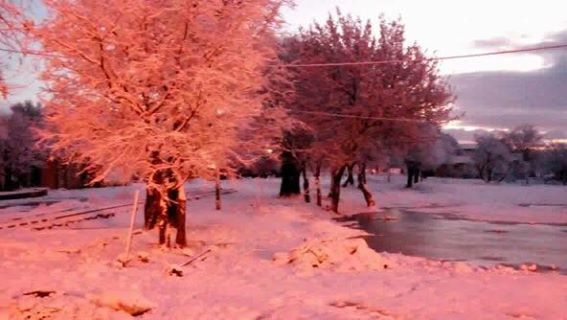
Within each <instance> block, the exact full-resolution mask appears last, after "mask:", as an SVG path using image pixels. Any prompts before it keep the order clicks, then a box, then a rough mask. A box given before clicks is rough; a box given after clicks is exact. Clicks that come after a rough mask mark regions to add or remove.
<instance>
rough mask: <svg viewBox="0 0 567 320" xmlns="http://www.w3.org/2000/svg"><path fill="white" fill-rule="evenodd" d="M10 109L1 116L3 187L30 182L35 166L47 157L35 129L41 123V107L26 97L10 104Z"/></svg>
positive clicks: (18, 185) (16, 186) (0, 147)
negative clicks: (22, 100)
mask: <svg viewBox="0 0 567 320" xmlns="http://www.w3.org/2000/svg"><path fill="white" fill-rule="evenodd" d="M10 111H11V112H10V114H8V115H5V116H3V117H2V134H1V138H0V149H1V156H0V158H1V161H0V162H1V167H2V173H1V175H2V176H3V179H2V180H3V181H4V185H3V188H4V189H15V188H18V187H22V186H24V187H25V186H28V185H29V183H30V181H29V180H30V175H31V172H32V169H33V168H39V167H40V166H41V165H42V162H43V160H44V152H43V151H42V150H40V149H39V148H38V147H37V146H36V142H37V137H36V134H35V132H34V130H35V129H36V128H38V127H39V126H40V123H41V107H40V106H39V105H33V104H32V103H31V102H30V101H26V102H25V103H18V104H15V105H13V106H11V107H10Z"/></svg>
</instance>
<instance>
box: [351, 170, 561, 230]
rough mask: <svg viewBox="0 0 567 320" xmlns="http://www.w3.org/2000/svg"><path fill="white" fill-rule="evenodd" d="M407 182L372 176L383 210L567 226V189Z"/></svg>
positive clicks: (439, 180) (468, 182) (445, 181)
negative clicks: (409, 186) (407, 184)
mask: <svg viewBox="0 0 567 320" xmlns="http://www.w3.org/2000/svg"><path fill="white" fill-rule="evenodd" d="M404 179H405V177H403V176H395V177H393V179H392V182H391V183H387V182H386V177H384V176H371V177H370V187H371V189H372V190H373V191H374V193H375V196H376V198H377V200H378V201H377V202H378V205H379V206H380V207H399V208H412V209H416V210H417V211H419V212H428V213H437V214H446V215H449V216H457V217H462V218H466V219H471V220H482V221H498V222H521V223H549V224H567V188H566V187H565V186H560V185H541V184H540V185H522V184H486V183H485V182H483V181H481V180H461V179H444V178H428V179H426V180H425V181H424V182H422V183H420V184H418V185H417V186H416V187H415V188H414V189H410V190H406V189H404V188H403V187H402V185H403V182H404V181H403V180H404ZM352 196H354V197H355V198H351V197H352ZM346 197H347V199H348V200H349V201H348V202H349V203H355V202H360V198H361V197H362V196H361V195H359V194H356V193H355V194H352V193H349V194H347V195H346ZM347 206H348V204H347ZM346 210H347V211H350V210H352V209H351V208H348V207H347V208H346Z"/></svg>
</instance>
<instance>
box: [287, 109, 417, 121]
mask: <svg viewBox="0 0 567 320" xmlns="http://www.w3.org/2000/svg"><path fill="white" fill-rule="evenodd" d="M291 112H295V113H305V114H312V115H319V116H327V117H336V118H351V119H352V118H354V119H365V120H381V121H399V122H419V123H424V122H427V120H425V119H410V118H387V117H371V116H357V115H351V114H343V113H332V112H324V111H301V110H292V111H291Z"/></svg>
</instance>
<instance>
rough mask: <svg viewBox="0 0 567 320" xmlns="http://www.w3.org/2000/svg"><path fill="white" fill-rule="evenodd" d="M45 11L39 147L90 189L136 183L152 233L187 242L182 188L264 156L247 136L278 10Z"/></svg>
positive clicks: (94, 4)
mask: <svg viewBox="0 0 567 320" xmlns="http://www.w3.org/2000/svg"><path fill="white" fill-rule="evenodd" d="M44 2H45V5H46V7H47V9H48V12H49V16H48V18H47V19H46V20H45V21H44V22H43V23H42V24H41V25H39V26H38V27H37V28H35V29H34V30H33V32H34V33H33V34H34V36H35V39H36V40H38V41H39V42H40V43H41V44H42V45H43V48H44V50H45V52H46V54H47V56H46V58H45V59H46V62H45V72H43V80H44V81H45V82H46V83H47V85H48V91H47V93H48V94H47V95H46V97H45V114H46V122H47V128H46V131H44V138H45V139H46V142H49V143H50V144H51V147H52V149H53V150H54V151H55V152H64V153H65V154H66V155H67V156H68V159H73V160H75V161H82V162H85V163H88V164H89V166H88V167H87V169H88V170H90V171H94V172H95V173H96V175H95V179H94V181H98V180H101V179H104V177H105V176H107V175H108V174H109V173H110V172H113V173H114V174H119V175H120V176H122V177H123V178H124V179H130V178H131V177H132V176H133V175H136V176H138V177H141V178H142V179H143V180H144V181H145V182H146V184H147V190H148V197H147V199H148V201H147V203H146V211H147V218H148V219H147V221H148V227H150V228H151V227H153V226H154V225H156V224H157V225H158V226H159V231H160V232H159V235H160V243H166V242H168V241H169V237H168V236H167V234H169V233H168V232H167V230H168V229H177V236H176V239H175V243H176V244H177V245H179V246H183V245H185V242H186V240H185V191H184V189H183V184H184V183H185V182H186V181H187V180H188V179H191V178H193V177H203V178H208V179H215V178H216V177H218V172H219V171H218V169H219V168H220V167H223V168H224V167H228V163H227V161H233V160H232V159H234V158H239V156H240V155H241V153H240V152H248V153H250V151H251V150H265V146H264V145H263V142H264V140H261V141H262V143H259V142H258V140H254V139H250V138H251V137H252V136H251V134H252V133H253V132H256V130H254V128H253V125H255V124H258V122H257V121H256V120H257V119H258V117H261V116H262V114H263V111H264V105H263V101H264V97H263V95H262V94H260V92H261V89H262V87H263V86H264V79H265V78H264V75H265V73H266V67H267V64H268V63H269V62H270V61H271V60H273V59H274V52H273V43H272V42H273V38H274V31H275V28H276V27H277V26H278V23H279V18H278V12H279V9H280V7H281V5H282V4H283V3H284V1H283V0H248V1H236V0H207V1H205V0H194V1H186V0H163V1H147V0H124V1H119V2H116V1H103V2H100V1H92V0H46V1H44ZM257 136H258V135H255V136H254V137H257ZM244 137H246V138H248V139H246V140H245V139H243V138H244ZM257 152H260V151H257ZM94 181H93V182H94ZM170 227H171V228H170Z"/></svg>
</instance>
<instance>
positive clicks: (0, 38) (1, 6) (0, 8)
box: [0, 0, 22, 98]
mask: <svg viewBox="0 0 567 320" xmlns="http://www.w3.org/2000/svg"><path fill="white" fill-rule="evenodd" d="M21 23H22V14H21V12H20V10H19V8H18V6H16V4H15V3H14V1H10V0H0V49H1V50H2V51H1V52H0V98H6V96H7V95H8V88H9V85H8V83H7V82H6V79H4V71H5V68H6V61H5V60H6V58H7V57H9V56H10V53H13V51H17V50H19V44H20V41H19V39H18V35H19V34H20V32H19V31H20V30H21V28H22V25H21Z"/></svg>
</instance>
